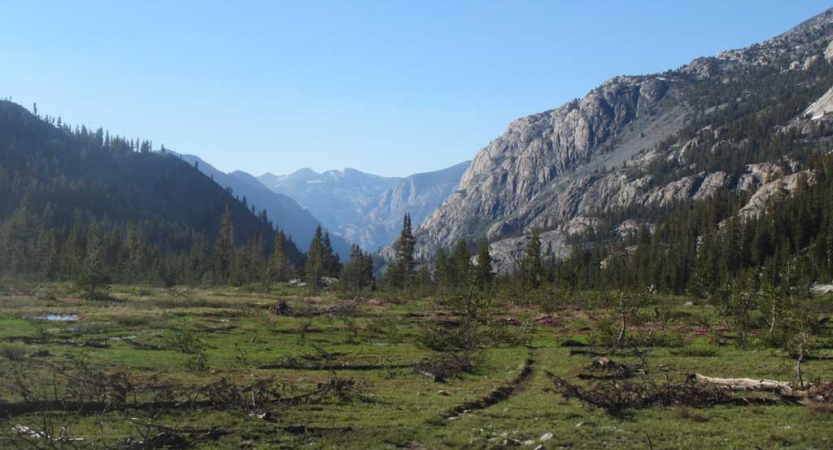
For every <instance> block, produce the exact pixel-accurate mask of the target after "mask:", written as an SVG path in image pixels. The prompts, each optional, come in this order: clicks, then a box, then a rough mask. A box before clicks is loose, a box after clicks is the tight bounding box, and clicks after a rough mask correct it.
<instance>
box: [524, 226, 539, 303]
mask: <svg viewBox="0 0 833 450" xmlns="http://www.w3.org/2000/svg"><path fill="white" fill-rule="evenodd" d="M543 274H544V264H543V262H542V260H541V238H540V235H539V233H538V229H535V230H533V231H532V238H531V239H530V240H529V244H528V245H527V247H526V254H525V255H524V259H523V260H522V261H521V277H522V278H523V285H524V288H526V289H535V288H537V287H539V286H540V285H541V279H542V277H543Z"/></svg>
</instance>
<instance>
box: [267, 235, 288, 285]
mask: <svg viewBox="0 0 833 450" xmlns="http://www.w3.org/2000/svg"><path fill="white" fill-rule="evenodd" d="M293 272H294V268H293V266H292V262H291V261H290V260H289V254H288V251H287V240H286V234H285V233H284V232H283V230H280V231H278V235H277V237H275V248H274V250H273V251H272V257H271V258H270V259H269V276H268V278H269V282H270V283H271V282H274V281H279V282H280V281H287V280H289V277H290V276H292V273H293Z"/></svg>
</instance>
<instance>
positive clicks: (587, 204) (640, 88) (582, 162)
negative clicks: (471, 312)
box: [385, 9, 833, 257]
mask: <svg viewBox="0 0 833 450" xmlns="http://www.w3.org/2000/svg"><path fill="white" fill-rule="evenodd" d="M831 21H833V9H831V10H827V11H825V12H823V13H821V14H819V15H817V16H815V17H813V18H811V19H808V20H807V21H805V22H803V23H802V24H799V25H798V26H796V27H793V28H792V29H790V30H788V31H787V32H785V33H782V34H781V35H779V36H776V37H775V38H772V39H769V40H767V41H765V42H763V43H761V44H754V45H752V46H749V47H745V48H742V49H736V50H728V51H724V52H721V53H719V54H718V55H716V56H712V57H701V58H695V59H694V60H693V61H692V62H691V63H689V64H687V65H684V66H682V67H681V68H679V69H676V70H669V71H666V72H662V73H657V74H652V75H641V76H616V77H612V78H610V79H608V80H607V81H605V82H604V83H602V84H601V85H600V86H598V87H597V88H595V89H593V90H592V91H591V92H590V93H589V94H587V95H586V96H585V97H584V98H582V99H576V100H573V101H570V102H567V103H566V104H564V105H562V106H560V107H558V108H554V109H551V110H547V111H544V112H541V113H537V114H532V115H529V116H526V117H521V118H519V119H516V120H514V121H512V122H511V123H510V124H509V126H508V127H507V129H506V131H505V132H504V133H503V134H502V135H501V136H499V137H497V138H496V139H495V140H493V141H492V142H491V143H490V144H489V145H488V146H486V147H484V148H483V149H481V150H480V151H479V152H478V153H477V155H476V156H475V158H474V159H473V162H472V164H471V167H470V168H469V169H468V170H467V171H466V172H465V174H464V175H463V177H462V179H461V182H460V187H459V190H458V191H457V192H456V193H454V194H452V195H451V197H450V198H449V199H448V200H446V201H445V202H444V203H443V205H442V206H440V207H439V208H438V209H437V210H436V211H434V213H433V214H432V215H431V216H430V217H429V218H428V219H426V221H425V222H423V224H422V225H421V226H420V227H419V228H418V229H417V230H416V232H415V234H416V238H417V243H418V247H417V253H418V254H419V255H421V256H426V257H430V256H431V255H432V254H433V252H434V251H435V250H436V248H439V247H445V248H451V246H452V245H454V243H455V242H456V241H457V240H459V239H466V240H468V241H474V240H477V239H479V238H481V237H484V236H485V237H487V238H488V239H489V240H490V242H493V243H497V242H500V241H501V240H504V239H510V238H511V239H516V238H517V237H518V236H527V237H528V235H529V233H530V232H531V231H532V230H533V229H540V230H545V231H553V233H549V234H550V235H551V236H550V239H549V241H548V242H546V243H545V244H547V245H551V246H552V247H553V248H560V249H564V246H563V245H561V244H563V243H564V241H565V240H566V238H567V237H568V236H569V234H570V232H569V230H571V229H572V228H573V225H574V224H572V223H571V222H572V221H574V220H579V221H583V222H587V220H586V219H587V217H588V216H593V215H597V214H598V212H600V211H607V210H611V209H613V208H627V207H632V206H635V205H665V204H669V203H671V202H675V201H682V200H685V199H695V200H696V199H701V198H704V197H707V196H708V195H711V194H713V193H714V192H716V191H717V190H718V189H723V188H731V187H732V183H734V182H735V181H734V180H735V179H736V178H739V177H741V176H742V173H741V170H740V169H734V172H736V173H724V174H723V175H720V174H717V172H719V170H714V169H712V168H707V167H702V168H697V167H689V166H691V163H690V162H689V164H688V165H687V166H686V165H685V164H683V163H685V162H686V161H687V158H688V159H689V160H690V159H691V156H692V155H698V154H700V153H698V152H700V151H701V150H703V149H701V147H702V145H703V144H702V142H703V141H704V140H703V139H701V140H700V141H698V140H697V139H695V138H694V136H693V135H694V134H696V133H695V132H691V130H688V129H687V128H688V127H690V126H691V124H692V123H693V122H702V123H706V124H707V123H708V118H709V117H714V118H715V119H714V120H715V123H717V121H718V120H721V118H723V117H724V116H726V115H727V114H732V113H733V111H737V110H744V109H745V108H746V109H750V108H755V107H757V106H758V105H759V104H760V105H762V106H760V107H761V108H763V109H762V110H763V111H766V108H768V107H770V105H771V104H772V101H773V96H775V97H776V99H775V101H776V102H780V101H781V100H778V98H777V96H778V95H783V96H784V97H783V98H784V100H783V102H784V103H785V104H790V105H791V104H792V103H789V102H790V101H791V99H790V98H789V97H787V95H790V94H789V93H786V94H784V93H782V92H780V91H778V90H777V89H776V88H771V87H770V88H768V87H767V85H766V82H765V81H762V80H771V81H772V82H778V83H784V82H795V83H797V85H798V86H800V87H801V88H802V89H803V90H804V91H806V92H809V91H813V92H816V91H818V90H819V89H826V88H827V87H825V86H820V84H824V83H827V77H828V75H829V73H828V72H829V70H828V67H827V66H826V65H824V63H826V62H829V61H830V57H829V56H828V55H830V54H833V52H830V51H829V50H828V49H829V48H830V46H831V45H833V44H830V37H831V35H833V30H831ZM746 80H749V81H750V85H749V86H751V85H752V83H760V86H761V88H762V89H761V91H764V90H766V89H769V93H771V94H772V95H771V96H770V98H763V93H762V92H757V91H755V92H746V91H744V86H743V82H744V81H746ZM729 91H731V92H729ZM736 92H737V93H740V94H741V96H739V97H738V96H735V97H729V94H730V93H731V94H733V95H734V94H735V93H736ZM822 92H823V91H822ZM812 100H816V98H812ZM808 104H809V103H808ZM808 104H805V105H803V106H802V107H801V111H803V110H804V109H805V108H807V106H808ZM798 115H800V114H792V116H791V117H793V118H794V117H797V116H798ZM747 117H748V116H747ZM785 117H786V116H785ZM738 120H743V118H740V119H738ZM790 120H792V119H790ZM783 124H784V123H781V125H783ZM695 131H696V130H695ZM680 133H688V134H690V135H692V137H691V139H688V140H687V141H685V142H679V143H678V142H676V141H675V138H676V137H679V135H680ZM713 134H714V135H713V136H711V137H710V138H708V139H705V140H706V141H714V140H718V141H719V140H720V139H719V138H720V136H719V130H716V131H715V132H714V133H713ZM721 145H722V146H723V147H721ZM745 145H746V144H744V142H743V141H742V140H739V141H737V142H724V143H722V144H718V147H715V148H716V149H718V150H719V149H722V148H724V147H725V148H726V149H728V148H733V149H736V151H742V152H744V154H751V155H752V156H750V157H749V158H750V163H752V162H757V161H753V160H754V159H755V156H754V150H750V149H748V148H746V147H745ZM718 150H712V151H715V152H716V151H718ZM727 151H728V150H727ZM663 158H667V159H668V160H669V161H671V160H674V163H673V164H675V166H674V169H673V170H671V169H668V171H670V172H673V173H665V174H663V177H656V176H651V175H650V174H649V175H645V174H642V173H639V172H645V171H647V170H648V169H649V168H650V167H654V166H657V165H661V164H660V162H661V161H662V160H663ZM695 164H696V163H695ZM666 165H667V166H669V167H670V165H671V163H668V164H666ZM700 172H702V175H697V174H698V173H700ZM724 172H725V171H724ZM721 177H722V178H721ZM707 179H708V183H704V181H705V180H707ZM703 184H705V185H706V189H707V190H706V191H700V187H701V186H702V185H703ZM755 187H757V186H755ZM698 191H700V192H699V194H698ZM559 230H560V231H559ZM498 247H499V246H495V245H494V244H493V249H494V250H495V252H496V253H499V254H500V253H513V252H503V251H502V249H500V248H498ZM385 253H386V255H388V257H390V256H391V255H392V246H389V247H388V248H387V249H386V251H385ZM514 255H515V256H518V255H517V252H514ZM550 256H554V257H563V256H564V254H563V252H558V251H555V252H554V253H553V254H551V255H550Z"/></svg>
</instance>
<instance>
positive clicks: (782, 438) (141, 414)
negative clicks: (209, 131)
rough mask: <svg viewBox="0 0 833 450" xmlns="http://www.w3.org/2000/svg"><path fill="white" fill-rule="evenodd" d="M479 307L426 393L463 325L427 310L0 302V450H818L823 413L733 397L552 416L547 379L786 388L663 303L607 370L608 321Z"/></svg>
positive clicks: (811, 364)
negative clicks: (735, 382)
mask: <svg viewBox="0 0 833 450" xmlns="http://www.w3.org/2000/svg"><path fill="white" fill-rule="evenodd" d="M282 301H283V303H284V304H285V308H284V309H282V310H276V308H275V307H276V305H277V304H279V303H280V302H282ZM493 304H494V305H502V306H492V307H490V308H487V309H484V310H483V311H482V313H481V315H480V318H479V323H480V325H479V326H478V327H477V328H476V330H477V333H479V334H478V336H479V338H478V339H479V340H478V341H477V342H478V343H479V345H478V349H477V350H476V351H471V352H464V356H465V358H466V359H465V363H466V364H464V365H467V366H469V367H466V368H465V370H462V371H460V372H459V373H456V374H452V375H449V376H447V377H446V378H447V379H445V380H444V381H435V380H434V379H432V378H430V377H429V376H426V375H425V374H424V373H418V372H425V371H426V370H421V369H420V368H422V369H424V367H427V366H426V365H425V364H423V365H419V366H417V367H418V368H417V369H416V370H415V369H414V365H415V364H418V363H420V362H425V361H434V362H436V361H444V362H447V361H449V360H450V358H452V356H451V353H448V354H446V353H443V352H439V351H436V350H432V349H431V347H436V345H431V342H433V341H436V340H437V339H440V338H436V337H435V338H434V339H433V341H432V339H431V338H430V336H431V333H441V331H437V330H453V329H455V326H459V322H460V320H461V318H460V316H459V314H458V313H457V311H458V309H459V308H454V307H453V306H450V305H448V304H446V303H445V302H443V301H442V300H441V299H429V300H397V299H394V298H385V297H381V296H380V297H374V298H368V299H360V300H357V301H350V300H341V299H339V298H338V297H337V296H336V295H334V294H323V295H321V296H317V297H313V298H309V297H306V296H305V295H304V292H303V291H300V290H293V289H292V288H288V287H285V286H282V287H280V288H279V289H277V290H273V291H272V292H269V293H264V292H258V291H257V289H250V290H247V289H243V288H241V289H231V288H229V289H184V288H178V289H175V290H166V289H158V288H149V287H133V286H115V287H113V288H112V289H111V291H110V295H109V297H107V298H105V299H101V300H83V299H79V298H77V297H74V295H73V292H72V290H71V289H70V287H68V286H63V285H44V286H28V287H25V288H22V287H16V288H13V287H9V286H5V287H3V288H2V289H0V448H127V449H131V448H135V449H140V448H186V447H189V446H190V447H195V448H218V449H219V448H223V449H226V448H229V449H231V448H234V449H237V448H252V449H255V448H347V449H353V448H355V449H365V448H409V449H423V448H424V449H431V448H472V449H481V448H504V447H511V446H519V447H520V448H530V449H534V448H539V446H543V447H540V448H547V449H554V448H601V447H615V448H640V449H645V448H782V447H795V448H818V449H824V448H833V442H831V439H833V433H831V431H830V430H831V429H833V428H831V426H833V412H831V411H833V409H831V408H824V407H807V406H804V405H800V404H788V403H787V402H784V401H768V400H773V399H777V397H775V396H774V395H773V394H760V393H751V394H750V393H741V394H735V397H736V398H737V399H738V401H737V402H734V403H732V404H731V405H720V406H713V407H691V406H673V405H672V406H667V407H654V408H646V409H627V410H624V411H621V412H620V413H618V414H609V413H608V412H607V411H605V410H604V409H599V408H594V407H592V406H589V405H586V404H583V403H582V402H580V401H578V400H575V399H572V400H565V398H564V397H563V396H562V395H560V394H559V393H558V392H556V389H555V384H554V383H553V381H552V380H551V379H550V377H549V376H548V372H549V373H552V374H554V375H556V376H558V377H562V378H563V379H565V380H569V381H570V382H573V383H575V384H576V385H578V386H585V387H586V386H591V385H594V384H596V383H610V384H611V385H612V383H620V382H623V381H626V380H624V379H627V380H629V381H630V382H633V383H646V382H647V381H646V380H649V378H646V377H650V380H653V381H654V382H656V383H665V382H667V381H671V382H674V383H683V382H684V381H685V380H686V376H687V375H689V374H693V373H702V374H705V375H710V376H718V377H753V378H768V379H776V380H786V381H793V380H795V379H796V372H795V366H796V364H795V360H794V359H792V358H790V357H789V355H787V354H786V353H785V352H783V351H780V350H776V349H774V348H771V347H770V346H767V345H764V344H763V339H762V338H761V336H756V335H755V334H754V333H753V334H752V335H751V336H747V337H746V339H743V340H739V339H737V336H736V335H734V334H733V333H732V332H730V331H726V330H723V328H721V327H720V326H719V325H720V324H721V321H720V320H719V319H718V317H717V315H716V313H715V312H714V311H713V308H710V307H708V306H698V305H693V304H690V303H687V299H683V298H670V299H667V300H666V301H665V304H666V305H670V307H669V309H668V311H669V313H666V314H665V315H664V316H663V317H664V318H663V320H662V321H659V320H655V317H654V314H655V312H654V311H653V310H652V309H646V310H644V311H641V310H640V311H639V314H638V315H637V317H636V318H635V319H634V320H633V323H632V324H631V325H630V326H629V327H628V329H627V337H626V340H628V341H629V342H633V346H632V347H630V348H629V349H619V350H618V351H617V350H615V349H611V348H609V347H605V346H600V345H595V344H599V343H603V342H606V339H607V340H608V341H609V340H610V334H611V333H612V331H611V328H613V329H614V330H613V331H616V330H615V327H613V325H612V323H613V322H615V321H614V320H612V319H614V318H615V317H613V316H612V315H613V313H612V312H611V311H609V310H606V309H582V308H577V307H573V306H571V307H569V308H560V309H555V310H554V311H550V312H548V313H545V312H543V311H540V310H539V309H538V308H536V307H532V306H525V305H524V302H523V301H515V302H507V301H505V300H504V299H500V298H498V299H496V301H495V302H493ZM50 319H51V320H50ZM812 339H813V342H814V344H815V348H814V352H815V353H814V354H816V355H818V356H821V358H819V359H815V360H810V361H807V362H805V363H804V364H802V376H803V378H804V379H805V380H833V361H830V360H827V359H825V358H824V356H825V355H826V353H825V352H827V351H828V350H827V349H826V346H827V345H829V344H830V342H831V340H830V338H829V337H827V336H826V335H824V333H822V334H820V335H817V336H813V337H812ZM587 343H590V344H594V346H591V347H585V346H583V345H584V344H587ZM570 344H572V346H568V345H570ZM625 350H627V351H625ZM582 351H583V352H584V353H588V352H590V353H592V352H597V353H605V354H606V355H607V358H609V359H611V360H613V361H616V362H617V363H619V364H625V365H629V366H630V367H632V368H636V369H637V370H635V371H634V373H632V374H628V375H627V376H623V377H621V378H622V379H620V380H616V381H612V382H608V381H598V380H587V379H580V378H587V377H588V376H595V377H597V378H604V377H605V374H606V373H607V372H604V370H603V369H601V370H600V369H598V367H597V368H596V369H594V368H593V361H594V359H595V356H593V355H588V354H576V353H582ZM636 352H647V353H645V354H644V355H645V356H642V357H639V356H637V353H636ZM461 354H462V353H461V352H455V353H453V358H458V359H459V358H462V357H463V356H461ZM639 354H642V353H639ZM831 354H833V352H831ZM452 366H453V365H452ZM454 367H456V366H454ZM743 398H746V399H747V401H746V403H744V400H743ZM763 400H767V401H763ZM77 439H83V440H77Z"/></svg>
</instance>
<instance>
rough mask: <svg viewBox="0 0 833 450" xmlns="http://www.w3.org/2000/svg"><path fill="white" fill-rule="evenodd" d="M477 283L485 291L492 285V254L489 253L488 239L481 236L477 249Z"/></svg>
mask: <svg viewBox="0 0 833 450" xmlns="http://www.w3.org/2000/svg"><path fill="white" fill-rule="evenodd" d="M475 273H476V277H477V285H478V286H479V287H480V289H482V290H484V291H486V290H488V289H489V288H490V287H491V285H492V278H493V277H494V274H493V273H492V256H491V255H490V254H489V241H488V240H486V238H483V239H482V240H481V241H480V245H479V247H478V250H477V268H476V272H475Z"/></svg>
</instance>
